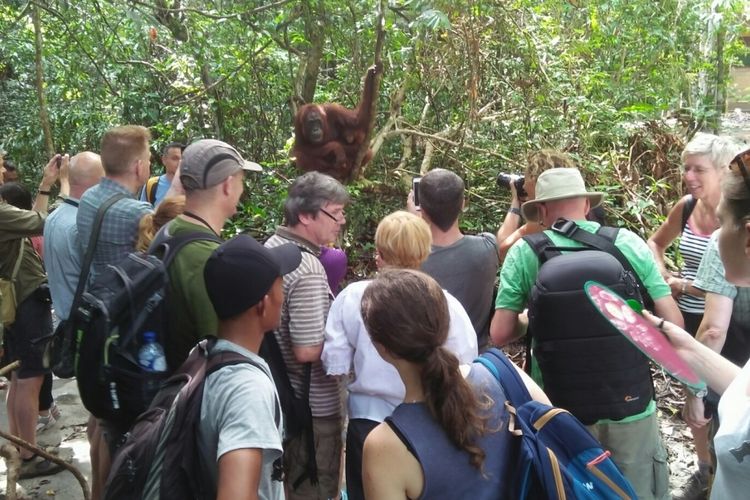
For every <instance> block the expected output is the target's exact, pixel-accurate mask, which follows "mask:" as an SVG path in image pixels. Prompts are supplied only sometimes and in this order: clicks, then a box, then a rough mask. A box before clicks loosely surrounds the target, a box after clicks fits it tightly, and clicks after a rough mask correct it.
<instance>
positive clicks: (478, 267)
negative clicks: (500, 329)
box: [406, 168, 500, 352]
mask: <svg viewBox="0 0 750 500" xmlns="http://www.w3.org/2000/svg"><path fill="white" fill-rule="evenodd" d="M417 186H418V187H417ZM464 192H465V187H464V181H463V180H462V179H461V177H459V176H458V175H456V174H455V173H453V172H451V171H450V170H446V169H444V168H436V169H434V170H430V171H429V172H428V173H427V174H426V175H425V176H424V177H422V178H421V180H420V181H419V182H418V183H415V188H414V190H412V192H411V193H409V197H408V199H407V202H406V204H407V208H408V210H409V211H410V212H411V213H414V214H417V215H420V216H421V217H422V219H424V221H425V222H427V224H428V225H429V226H430V233H431V234H432V248H431V251H430V255H429V256H428V257H427V260H426V261H425V262H424V263H423V264H422V267H421V270H422V271H424V272H425V273H427V274H429V275H430V276H432V277H433V278H434V279H435V280H436V281H437V282H438V283H440V286H442V287H443V288H444V289H445V290H447V291H448V292H449V293H450V294H451V295H453V296H454V297H456V298H457V299H458V301H459V302H461V305H462V306H464V309H466V312H467V313H468V314H469V317H470V318H471V323H472V325H473V326H474V331H476V334H477V343H478V345H479V352H483V351H484V350H485V349H486V348H487V345H488V342H489V331H490V312H491V311H492V296H493V293H494V291H495V277H496V276H497V270H498V267H499V265H500V262H499V261H498V258H497V245H496V243H495V238H494V236H493V235H492V233H480V234H477V235H465V234H463V233H462V232H461V229H460V228H459V227H458V216H459V215H460V214H461V212H462V211H463V208H464V204H465V194H464ZM417 201H418V205H419V206H417V203H415V202H417Z"/></svg>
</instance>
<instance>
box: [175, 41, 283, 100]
mask: <svg viewBox="0 0 750 500" xmlns="http://www.w3.org/2000/svg"><path fill="white" fill-rule="evenodd" d="M272 42H273V40H269V41H267V42H266V43H264V44H263V45H262V46H261V47H260V48H259V49H258V50H256V51H255V52H253V54H252V55H251V56H250V57H248V58H247V60H246V61H244V62H243V63H242V64H240V65H239V66H237V67H236V68H235V69H234V70H232V72H231V73H229V74H226V75H224V76H222V77H221V78H219V79H218V80H216V81H215V82H213V83H211V84H210V85H208V86H205V87H204V88H203V89H201V90H200V91H198V92H196V93H194V92H193V91H188V92H183V93H182V94H180V95H178V96H176V97H174V98H173V99H172V100H171V104H175V105H184V104H187V103H189V102H193V101H195V100H196V99H198V98H200V97H201V96H202V95H203V94H206V93H207V92H209V91H211V90H213V89H214V88H216V87H217V86H219V85H221V84H222V83H224V82H225V81H227V80H228V79H229V78H231V77H233V76H234V75H236V74H237V73H239V71H240V70H241V69H242V68H244V67H245V66H247V65H248V64H249V63H250V62H251V61H252V60H253V58H254V57H255V56H257V55H258V54H260V53H261V52H263V51H264V50H266V48H268V46H269V45H271V43H272ZM193 93H194V95H192V96H191V97H189V98H187V99H185V100H184V101H178V99H181V98H183V97H187V96H189V95H191V94H193Z"/></svg>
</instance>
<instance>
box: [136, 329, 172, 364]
mask: <svg viewBox="0 0 750 500" xmlns="http://www.w3.org/2000/svg"><path fill="white" fill-rule="evenodd" d="M138 364H139V365H141V368H143V369H144V370H147V371H150V372H165V371H167V358H165V357H164V349H162V347H161V346H160V345H159V343H158V342H157V341H156V333H155V332H146V333H144V334H143V345H142V346H141V349H140V350H139V351H138Z"/></svg>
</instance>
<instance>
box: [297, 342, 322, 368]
mask: <svg viewBox="0 0 750 500" xmlns="http://www.w3.org/2000/svg"><path fill="white" fill-rule="evenodd" d="M292 352H293V353H294V357H295V358H296V359H297V361H298V362H300V363H315V362H316V361H320V355H321V354H322V353H323V344H322V343H321V344H318V345H314V346H305V347H298V346H292Z"/></svg>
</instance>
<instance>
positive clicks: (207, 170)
mask: <svg viewBox="0 0 750 500" xmlns="http://www.w3.org/2000/svg"><path fill="white" fill-rule="evenodd" d="M240 170H249V171H251V172H262V171H263V169H262V168H261V166H260V165H258V164H257V163H254V162H251V161H247V160H244V159H243V158H242V156H240V154H239V153H238V152H237V150H236V149H234V148H233V147H232V146H230V145H229V144H227V143H226V142H222V141H217V140H216V139H201V140H199V141H195V142H194V143H192V144H190V145H189V146H188V147H186V148H185V151H183V153H182V162H181V163H180V181H181V182H182V186H183V187H184V188H185V190H186V191H193V190H196V189H208V188H210V187H212V186H215V185H217V184H218V183H220V182H222V181H223V180H224V179H226V178H227V177H229V176H230V175H234V174H236V173H237V172H239V171H240Z"/></svg>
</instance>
